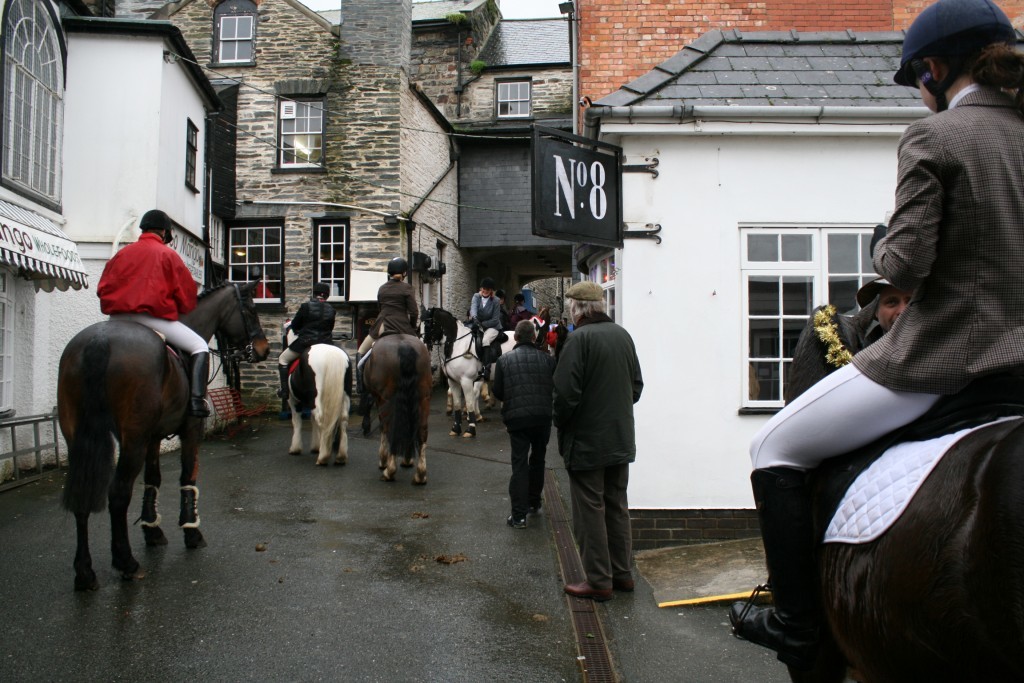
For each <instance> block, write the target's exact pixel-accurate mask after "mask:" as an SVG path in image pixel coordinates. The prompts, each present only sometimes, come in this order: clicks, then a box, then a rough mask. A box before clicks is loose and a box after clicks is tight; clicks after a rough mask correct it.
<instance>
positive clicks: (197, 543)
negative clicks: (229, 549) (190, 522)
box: [185, 528, 206, 550]
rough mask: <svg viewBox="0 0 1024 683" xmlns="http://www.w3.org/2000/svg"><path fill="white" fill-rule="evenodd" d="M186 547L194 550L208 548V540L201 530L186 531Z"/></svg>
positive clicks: (190, 529)
mask: <svg viewBox="0 0 1024 683" xmlns="http://www.w3.org/2000/svg"><path fill="white" fill-rule="evenodd" d="M185 547H186V548H190V549H192V550H195V549H196V548H205V547H206V539H205V538H203V534H202V532H200V531H199V529H192V528H189V529H185Z"/></svg>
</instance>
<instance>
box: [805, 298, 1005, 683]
mask: <svg viewBox="0 0 1024 683" xmlns="http://www.w3.org/2000/svg"><path fill="white" fill-rule="evenodd" d="M831 318H832V326H833V327H832V331H834V332H836V333H837V334H838V336H839V338H840V339H841V340H842V342H843V344H844V345H845V346H846V348H847V349H848V350H849V351H850V352H851V353H855V352H856V351H858V350H860V348H861V346H862V345H863V344H864V341H865V339H866V333H867V325H868V324H869V323H870V322H871V316H870V315H865V314H863V313H861V314H858V315H857V316H837V315H832V316H831ZM813 326H814V325H813V317H812V321H810V322H809V323H808V327H807V329H805V330H804V332H803V334H801V337H800V341H799V342H798V344H797V347H796V350H795V352H794V358H793V362H792V367H791V369H790V373H791V375H790V377H789V385H790V388H791V389H792V390H793V391H787V400H789V399H791V398H792V397H794V396H795V395H797V394H798V393H799V392H801V391H802V390H803V389H806V388H807V387H809V386H810V385H811V384H813V381H814V379H813V378H815V377H818V378H820V376H823V374H826V373H827V372H829V371H831V370H832V369H834V368H829V367H828V366H827V364H825V363H823V361H822V358H823V357H824V355H825V352H826V345H825V343H824V342H823V341H822V340H821V339H820V337H819V335H817V334H816V333H815V332H814V330H813ZM968 391H973V392H974V393H975V395H974V396H973V397H968V394H967V393H966V392H968ZM977 395H981V396H983V397H985V398H986V399H988V403H987V404H984V406H983V407H982V408H978V407H977V406H976V404H974V403H972V401H971V399H972V398H974V399H976V397H977ZM1022 400H1024V379H1022V378H1020V377H1010V376H997V377H992V378H983V379H981V380H978V381H977V382H975V385H974V386H972V387H969V388H968V389H967V390H965V392H964V393H961V394H958V395H957V396H954V397H945V398H943V399H942V400H941V401H940V402H939V404H938V405H936V407H935V408H933V409H932V411H931V412H929V413H928V414H927V415H925V416H924V417H923V418H921V420H920V421H918V422H916V423H914V424H913V425H910V426H908V427H907V428H905V430H904V434H903V437H904V438H903V440H920V439H923V438H931V436H933V435H934V433H935V431H934V429H927V428H926V427H925V426H922V425H928V423H929V422H930V426H931V427H939V431H940V432H945V433H951V432H953V431H956V430H957V429H958V428H959V427H960V426H966V425H968V424H978V423H984V422H988V421H989V420H991V419H994V418H997V417H1005V416H1008V415H1020V414H1021V413H1022V412H1024V411H1022V406H1021V402H1022ZM965 406H966V408H967V413H968V416H967V417H968V419H967V420H964V419H963V418H964V408H965ZM980 418H983V419H980ZM958 420H959V422H958ZM822 428H823V429H827V428H828V425H822ZM883 439H886V443H888V444H891V443H894V442H896V441H897V439H896V438H895V437H893V436H890V437H883ZM868 448H871V447H870V446H869V447H865V449H868ZM860 453H861V455H862V456H863V455H864V454H865V452H864V451H862V452H860ZM856 457H858V453H857V452H855V453H854V454H851V455H850V456H840V457H839V458H833V459H830V460H829V461H827V462H826V463H825V464H823V465H822V466H821V467H820V468H819V470H818V471H817V472H815V473H814V474H813V475H812V477H813V479H812V481H813V490H814V497H815V500H816V502H815V508H816V520H815V528H816V529H818V530H823V529H824V528H825V526H827V524H828V522H829V519H830V518H831V514H832V510H833V509H834V506H833V505H825V504H823V499H825V498H827V497H829V495H830V494H829V482H830V481H831V482H834V479H835V478H836V477H845V479H846V480H848V479H850V478H852V477H853V476H854V473H855V472H856V471H859V468H856V467H855V463H854V462H853V459H854V458H856ZM1021 539H1024V419H1020V418H1016V419H1009V420H1007V421H1003V422H998V423H995V424H990V425H988V426H985V427H982V428H980V429H977V430H975V431H973V432H971V433H969V434H968V436H966V437H964V438H962V439H960V440H959V441H958V442H957V443H955V444H954V445H953V447H952V448H951V449H950V450H949V452H947V453H946V455H945V456H944V457H943V458H942V460H941V461H940V462H939V463H938V464H937V465H936V466H935V468H934V469H933V470H932V471H931V473H930V474H929V475H928V477H927V478H926V479H925V480H924V483H923V484H922V485H921V487H920V488H919V489H918V491H917V493H916V495H915V496H914V498H913V500H912V501H911V502H910V504H909V505H908V507H907V508H906V510H905V511H904V512H903V514H902V515H901V516H900V517H899V518H898V519H897V520H896V521H895V523H894V524H893V525H892V526H891V527H890V528H889V529H888V531H886V532H885V533H884V534H883V535H882V536H880V537H879V538H877V539H875V540H874V541H871V542H869V543H861V544H852V543H825V544H822V545H820V546H819V552H818V558H817V566H818V569H819V585H818V586H817V589H818V592H819V595H820V600H821V606H822V610H823V612H824V614H823V620H822V623H823V624H824V625H825V627H824V629H823V631H824V632H823V634H822V646H821V648H820V651H819V654H818V659H817V662H816V666H815V668H814V669H813V670H811V671H800V670H798V669H795V668H793V667H790V669H789V673H790V678H791V679H792V680H793V681H795V682H797V683H840V682H841V681H843V680H845V676H846V675H847V672H848V670H849V671H850V675H851V676H852V677H853V678H854V679H855V680H858V681H862V682H864V683H896V682H904V681H911V680H921V681H950V682H953V681H956V682H957V683H964V682H968V681H978V682H979V683H980V682H981V681H997V680H998V681H1024V543H1021Z"/></svg>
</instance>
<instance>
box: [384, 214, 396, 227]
mask: <svg viewBox="0 0 1024 683" xmlns="http://www.w3.org/2000/svg"><path fill="white" fill-rule="evenodd" d="M384 225H386V226H388V227H391V228H393V227H395V226H396V225H398V216H384Z"/></svg>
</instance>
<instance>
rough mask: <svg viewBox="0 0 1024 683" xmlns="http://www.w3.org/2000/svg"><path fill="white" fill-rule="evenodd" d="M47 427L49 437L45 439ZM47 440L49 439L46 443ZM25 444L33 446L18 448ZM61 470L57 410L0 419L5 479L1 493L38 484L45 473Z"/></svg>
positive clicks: (1, 472)
mask: <svg viewBox="0 0 1024 683" xmlns="http://www.w3.org/2000/svg"><path fill="white" fill-rule="evenodd" d="M47 425H49V436H48V437H45V432H46V427H47ZM44 437H45V438H48V439H49V440H48V441H46V442H44V441H43V439H44ZM26 442H31V445H30V446H24V447H20V448H19V443H26ZM44 456H46V457H45V458H44ZM51 456H52V457H51ZM29 458H31V461H29ZM26 461H29V462H26ZM8 462H9V463H10V469H9V470H8V468H7V466H6V465H7V463H8ZM26 465H28V466H26ZM60 468H61V462H60V445H59V443H58V441H57V411H56V410H54V411H53V412H51V413H48V414H46V415H28V416H25V417H16V418H10V419H5V420H0V476H2V477H3V481H0V491H6V490H8V489H12V488H14V487H16V486H21V485H22V484H28V483H29V482H33V481H36V480H37V479H39V478H40V477H41V476H43V474H44V473H45V472H47V471H49V470H59V469H60ZM8 477H9V478H8Z"/></svg>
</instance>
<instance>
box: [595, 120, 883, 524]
mask: <svg viewBox="0 0 1024 683" xmlns="http://www.w3.org/2000/svg"><path fill="white" fill-rule="evenodd" d="M748 128H749V127H748ZM804 128H805V129H806V126H805V127H804ZM774 129H775V130H776V132H777V133H781V134H774V135H743V134H730V135H707V134H700V133H698V132H695V131H694V130H693V129H692V128H690V129H686V128H683V127H676V126H667V125H663V126H653V127H652V126H647V127H646V128H641V127H640V126H624V125H616V126H611V125H609V126H605V128H604V133H605V134H604V135H603V139H605V140H608V141H610V142H613V143H614V144H620V145H622V147H623V148H624V153H625V157H626V162H627V163H631V162H632V160H633V159H636V158H637V157H649V156H656V157H658V159H659V160H660V165H659V166H658V170H659V171H660V174H659V176H658V178H657V179H653V178H651V176H650V175H648V174H639V173H637V174H633V173H629V174H624V178H623V196H624V202H625V204H624V212H623V218H624V220H625V222H626V224H627V226H628V227H631V228H636V227H638V226H636V225H635V224H637V223H639V224H641V225H642V224H645V223H659V224H661V225H662V231H661V236H662V238H663V241H662V243H661V244H660V245H658V244H655V243H654V242H653V241H650V240H627V241H626V243H625V247H624V249H623V251H622V252H621V253H620V254H619V255H618V266H619V268H620V269H621V272H620V273H619V274H618V278H617V279H618V287H619V293H618V296H619V302H620V307H619V315H620V322H621V323H622V324H623V325H624V326H625V327H626V328H627V329H628V330H629V331H630V333H631V334H632V335H633V338H634V340H635V342H636V345H637V352H638V354H639V357H640V362H641V366H642V369H643V372H644V380H645V386H644V393H643V397H642V398H641V400H640V403H639V404H638V406H637V409H636V423H637V459H636V463H635V465H634V466H633V467H632V468H631V471H630V489H629V499H630V507H633V508H648V509H709V508H710V509H713V508H749V507H753V499H752V497H751V494H750V485H749V475H750V459H749V455H748V445H749V442H750V439H751V437H752V436H753V434H754V433H755V432H756V431H757V429H758V428H759V427H760V426H761V425H762V424H764V422H765V421H766V420H767V419H768V418H767V416H761V415H742V416H741V415H739V414H738V410H739V408H740V407H741V399H742V380H743V373H745V372H746V369H745V366H744V364H743V362H742V357H743V352H744V343H745V340H744V339H743V338H742V325H743V310H742V306H741V299H742V297H741V295H742V292H741V277H740V256H741V254H740V232H739V228H740V227H741V226H750V225H772V224H776V225H777V224H780V223H782V224H791V223H799V224H814V225H820V226H825V225H829V224H840V225H847V226H848V225H851V224H852V225H863V226H865V227H871V226H874V225H875V224H876V223H879V222H882V221H884V219H885V215H886V212H887V211H890V210H891V208H892V204H893V194H894V190H895V176H896V143H897V141H898V134H899V132H900V131H901V127H898V126H897V127H892V128H885V129H883V130H882V132H881V133H871V134H868V133H867V132H866V130H865V132H863V133H861V134H856V135H850V133H851V129H850V128H849V127H838V128H834V129H831V130H832V131H833V132H834V134H833V135H824V136H823V135H807V134H800V132H795V131H788V132H787V131H781V130H778V129H779V126H775V128H774ZM815 132H817V133H820V132H823V131H822V130H818V129H816V131H815ZM824 427H825V426H823V428H824Z"/></svg>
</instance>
